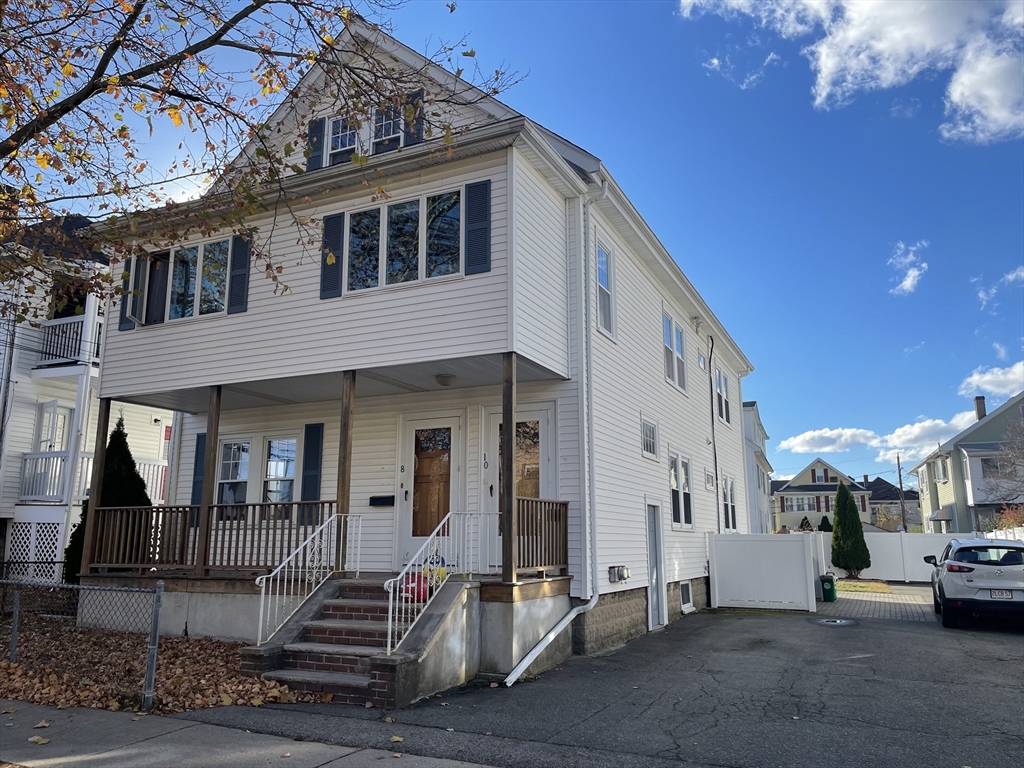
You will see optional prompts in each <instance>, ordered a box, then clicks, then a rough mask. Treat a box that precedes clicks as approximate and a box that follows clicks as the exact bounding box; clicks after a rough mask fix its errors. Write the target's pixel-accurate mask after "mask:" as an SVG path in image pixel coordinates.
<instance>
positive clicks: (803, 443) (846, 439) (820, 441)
mask: <svg viewBox="0 0 1024 768" xmlns="http://www.w3.org/2000/svg"><path fill="white" fill-rule="evenodd" d="M877 441H878V435H877V434H875V433H874V432H872V431H871V430H870V429H849V428H839V429H812V430H810V431H808V432H803V433H801V434H799V435H796V436H795V437H787V438H786V439H785V440H783V441H782V442H781V443H779V450H780V451H792V452H793V453H844V452H846V451H848V450H850V449H851V448H856V447H858V446H864V445H874V444H875V443H876V442H877Z"/></svg>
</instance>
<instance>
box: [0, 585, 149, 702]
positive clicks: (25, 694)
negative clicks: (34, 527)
mask: <svg viewBox="0 0 1024 768" xmlns="http://www.w3.org/2000/svg"><path fill="white" fill-rule="evenodd" d="M162 599H163V582H157V586H156V589H126V588H120V587H83V586H78V585H75V584H54V583H41V582H38V581H19V580H0V660H2V661H0V664H2V665H3V666H5V667H6V669H4V670H3V671H0V696H5V697H10V698H18V699H23V700H28V701H32V700H33V694H34V693H35V692H36V690H37V687H38V686H42V687H43V688H46V687H49V688H53V687H55V686H57V687H62V688H65V689H66V690H67V700H68V701H69V702H74V703H76V704H81V703H84V702H90V703H92V704H93V705H94V706H95V705H97V704H99V705H101V706H104V707H108V708H111V709H121V708H127V707H135V708H138V707H140V706H141V707H143V708H149V707H150V706H151V705H152V703H153V687H154V676H155V671H156V659H157V643H158V638H159V625H160V608H161V604H162ZM39 690H41V689H39ZM16 694H20V695H16ZM51 698H52V691H51Z"/></svg>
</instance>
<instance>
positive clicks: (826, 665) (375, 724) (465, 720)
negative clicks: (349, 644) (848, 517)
mask: <svg viewBox="0 0 1024 768" xmlns="http://www.w3.org/2000/svg"><path fill="white" fill-rule="evenodd" d="M929 610H930V608H929ZM1022 696H1024V629H1022V628H1021V627H1020V626H1019V625H1016V624H1006V623H993V622H984V621H979V622H972V623H971V624H970V625H969V626H968V627H967V628H964V629H958V630H944V629H943V628H942V627H941V626H940V625H939V624H938V622H937V621H934V620H932V621H894V620H889V619H873V618H862V619H854V620H853V621H851V622H843V623H842V624H838V625H837V624H836V623H834V621H832V620H830V619H827V618H825V617H823V616H822V615H821V614H817V615H814V614H811V615H808V614H803V615H796V614H768V613H752V612H747V613H740V612H735V613H732V612H723V613H718V614H710V613H699V614H695V615H693V616H688V617H685V618H684V619H681V620H680V621H677V622H675V623H674V624H672V625H670V626H669V627H668V628H667V629H665V630H664V631H660V632H655V633H652V634H649V635H646V636H644V637H642V638H639V639H638V640H634V641H633V642H631V643H629V644H627V645H626V646H624V647H623V648H620V649H619V650H617V651H615V652H613V653H608V654H606V655H602V656H599V657H573V658H571V659H569V660H568V661H566V662H565V663H563V664H562V665H560V666H559V667H558V668H556V669H553V670H550V671H549V672H547V673H545V674H543V675H541V676H540V677H539V678H537V679H536V680H534V681H531V682H524V683H519V684H517V685H515V686H513V687H512V688H508V689H506V688H504V687H497V688H490V687H489V686H488V685H486V684H483V685H479V686H467V687H465V688H462V689H459V690H455V691H451V692H449V693H447V694H444V695H442V696H437V697H432V698H430V699H428V700H425V701H422V702H420V703H418V704H416V705H415V706H413V707H411V708H409V709H406V710H401V711H398V712H380V711H378V710H366V709H361V708H360V709H353V708H351V707H345V706H337V705H329V704H328V705H325V704H319V705H317V704H307V705H274V706H272V707H261V708H260V709H253V708H244V707H224V708H218V709H212V710H204V711H202V712H197V713H194V714H187V715H183V717H185V718H189V719H199V720H204V721H206V722H214V723H217V724H220V725H231V726H233V727H237V728H245V729H249V730H253V731H262V732H266V733H275V734H280V735H287V736H292V737H298V738H302V739H312V740H318V741H334V742H338V743H341V744H346V745H349V746H366V747H376V748H381V749H386V748H388V747H389V745H393V744H394V743H395V742H391V739H392V738H394V737H398V738H400V739H401V740H402V741H401V748H402V751H403V752H407V753H411V754H420V755H429V756H433V757H440V758H447V759H458V760H467V761H471V762H477V763H484V764H487V765H493V766H501V767H502V768H668V767H669V766H680V765H681V766H719V767H721V766H728V767H729V768H775V767H778V768H793V767H803V766H823V767H825V766H827V767H828V768H864V766H873V767H875V768H883V767H885V766H893V768H897V767H898V768H904V767H905V766H910V765H927V766H929V768H947V767H948V768H962V767H963V766H971V768H1009V767H1010V766H1020V765H1024V717H1022V706H1021V701H1022Z"/></svg>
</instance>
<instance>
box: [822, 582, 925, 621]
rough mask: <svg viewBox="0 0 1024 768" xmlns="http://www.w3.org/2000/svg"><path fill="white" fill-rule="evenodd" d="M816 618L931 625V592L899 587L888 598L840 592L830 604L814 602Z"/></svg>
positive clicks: (871, 593)
mask: <svg viewBox="0 0 1024 768" xmlns="http://www.w3.org/2000/svg"><path fill="white" fill-rule="evenodd" d="M818 616H821V617H823V618H842V619H902V620H903V621H935V613H934V611H932V597H931V589H930V588H928V587H916V588H911V587H900V588H898V591H896V592H895V593H893V594H891V595H881V594H875V593H873V592H840V593H839V594H838V595H837V596H836V601H835V602H834V603H825V602H821V601H819V602H818Z"/></svg>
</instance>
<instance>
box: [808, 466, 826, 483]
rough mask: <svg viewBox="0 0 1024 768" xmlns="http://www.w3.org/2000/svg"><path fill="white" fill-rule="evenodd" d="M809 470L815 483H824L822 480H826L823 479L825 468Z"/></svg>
mask: <svg viewBox="0 0 1024 768" xmlns="http://www.w3.org/2000/svg"><path fill="white" fill-rule="evenodd" d="M811 472H813V473H814V482H816V483H824V482H826V480H825V470H824V469H812V470H811Z"/></svg>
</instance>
